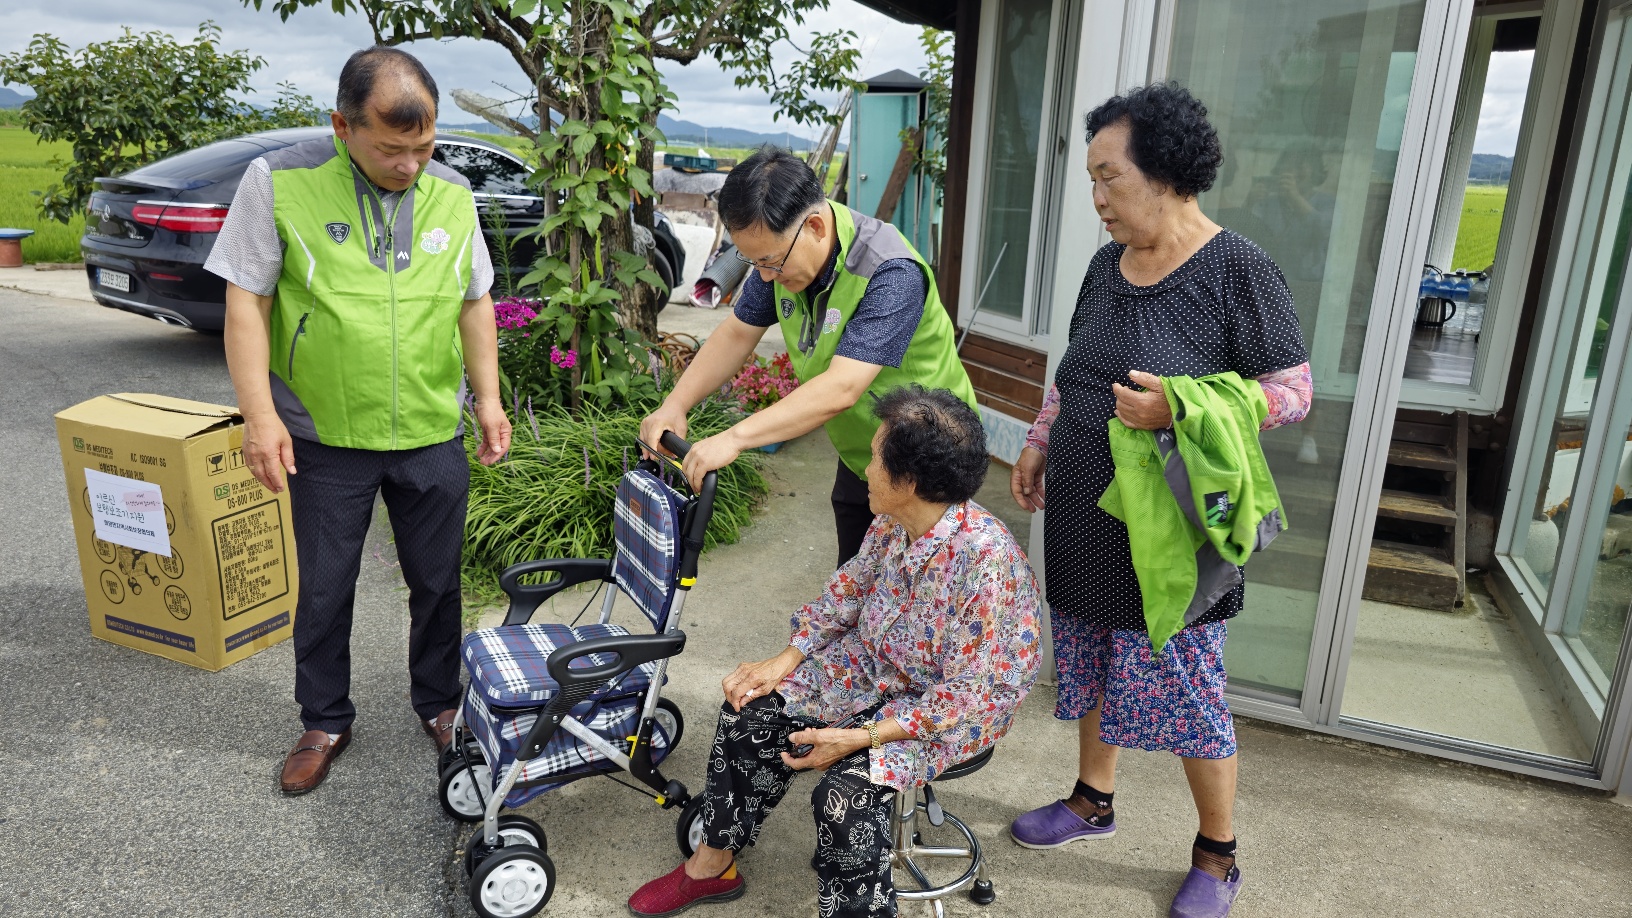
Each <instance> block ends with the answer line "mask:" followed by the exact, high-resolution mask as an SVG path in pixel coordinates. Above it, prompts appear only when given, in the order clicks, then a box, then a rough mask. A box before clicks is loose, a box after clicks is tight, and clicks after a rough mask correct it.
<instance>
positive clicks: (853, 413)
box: [772, 203, 980, 479]
mask: <svg viewBox="0 0 1632 918" xmlns="http://www.w3.org/2000/svg"><path fill="white" fill-rule="evenodd" d="M833 222H834V230H835V231H836V232H837V235H838V244H839V255H838V259H837V262H836V264H835V265H834V269H835V276H834V278H833V283H832V285H831V286H829V287H828V288H827V289H826V290H825V291H823V292H821V293H819V294H816V295H815V297H814V298H812V297H811V296H810V295H809V294H808V293H794V292H792V291H790V290H788V289H787V288H786V287H783V286H782V284H781V283H776V284H774V285H773V286H772V292H773V293H774V294H775V296H776V306H777V324H778V325H779V326H780V327H781V329H782V339H783V341H785V342H786V343H787V346H788V357H789V358H790V362H791V363H792V366H793V373H794V375H795V376H797V377H798V378H799V381H800V382H801V383H806V382H809V381H810V380H811V379H812V378H813V377H815V376H817V375H818V374H820V373H823V372H825V371H826V370H827V368H828V367H829V366H830V365H832V363H833V354H834V352H835V351H836V350H837V349H838V346H839V338H840V337H841V336H842V335H843V334H844V328H845V326H846V325H847V324H849V322H850V317H851V316H852V315H854V314H855V311H856V306H857V304H859V303H860V302H861V297H862V295H863V294H865V293H866V292H867V282H868V281H869V280H871V279H872V276H873V272H874V271H875V270H877V268H878V266H879V265H881V264H883V263H884V262H886V261H890V260H893V259H897V258H910V259H912V260H913V261H914V262H916V263H917V264H918V267H919V269H920V270H921V271H923V272H924V284H925V286H926V291H927V295H926V296H925V297H924V315H923V318H922V319H920V320H919V321H918V330H917V331H916V332H914V333H913V335H912V341H911V343H909V344H908V345H907V353H906V356H904V357H902V358H901V366H899V367H884V368H883V369H881V370H880V371H879V373H878V376H877V377H876V378H875V379H874V380H873V383H872V385H871V386H869V387H868V392H869V393H872V394H873V395H882V394H884V393H885V392H888V391H890V390H891V389H894V388H897V387H899V386H904V385H907V384H908V383H918V384H919V385H921V386H923V387H924V388H926V389H950V390H952V392H953V393H955V394H956V395H957V396H958V397H959V398H961V399H963V401H964V402H965V403H966V404H967V405H968V406H969V407H970V408H973V409H974V410H975V411H976V413H979V411H980V409H979V408H978V407H976V405H975V387H974V386H973V385H971V384H970V383H969V374H968V373H965V372H964V369H963V363H962V362H961V361H959V360H958V354H957V349H956V330H955V329H954V328H953V327H952V319H951V317H949V316H948V315H947V314H946V309H945V308H944V307H943V306H942V305H941V294H940V291H939V290H938V289H937V288H936V286H935V272H934V271H931V270H930V268H929V264H928V262H926V261H924V257H923V256H922V255H919V254H918V251H917V250H916V249H914V248H913V247H912V245H911V243H909V242H907V240H906V238H905V237H903V236H902V235H901V231H900V230H898V229H896V228H895V227H894V226H892V225H891V224H889V223H885V222H884V221H883V220H875V219H873V218H872V217H869V216H867V215H865V214H860V213H857V212H855V211H853V210H851V209H850V208H848V207H845V206H844V205H843V204H837V203H834V204H833ZM807 329H808V334H806V335H805V337H807V340H808V337H809V335H814V336H815V339H816V340H815V344H814V346H812V347H811V348H810V352H809V353H805V352H803V351H801V350H800V348H799V344H800V337H801V333H802V332H806V330H807ZM826 427H827V436H828V439H830V440H832V441H833V448H834V449H837V450H838V451H839V459H840V460H842V461H843V462H844V464H845V466H846V467H848V468H849V469H850V471H852V472H855V473H856V474H857V475H859V476H861V477H862V478H864V479H865V478H866V477H867V463H868V462H870V461H872V458H873V434H874V433H876V432H877V431H878V419H877V418H875V417H873V399H872V398H868V397H866V396H863V397H862V398H861V399H860V400H858V401H857V402H856V404H854V405H852V406H850V407H849V408H847V409H845V410H844V411H842V412H840V413H839V414H838V415H836V416H834V417H833V419H832V420H830V421H828V422H827V424H826Z"/></svg>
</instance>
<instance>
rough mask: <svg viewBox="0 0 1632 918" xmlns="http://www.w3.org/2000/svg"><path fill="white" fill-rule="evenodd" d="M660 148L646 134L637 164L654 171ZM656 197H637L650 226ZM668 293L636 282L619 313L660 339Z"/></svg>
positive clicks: (637, 210)
mask: <svg viewBox="0 0 1632 918" xmlns="http://www.w3.org/2000/svg"><path fill="white" fill-rule="evenodd" d="M648 119H649V120H648V121H647V122H646V123H647V124H649V125H652V126H653V127H656V126H657V111H655V110H654V111H653V112H652V113H651V114H650V115H649V116H648ZM656 152H657V144H655V143H653V142H652V139H651V138H649V137H642V138H641V139H640V144H639V146H637V147H636V148H635V166H636V167H637V168H640V169H644V170H646V173H647V174H648V175H650V174H651V172H652V162H653V160H655V159H656ZM655 197H656V196H655V194H654V195H653V196H652V197H638V198H637V199H636V200H635V207H634V222H635V223H636V224H637V225H639V226H644V227H647V228H650V227H651V226H652V223H653V214H654V213H655V212H656V210H657V201H656V200H655ZM626 229H627V228H626ZM628 232H629V233H630V236H631V239H630V242H631V243H633V241H634V240H633V238H632V237H633V230H628ZM623 251H626V252H629V251H634V247H633V245H632V244H631V245H630V247H629V248H626V249H624V250H623ZM647 260H648V262H649V263H651V264H653V265H656V264H657V259H656V258H654V257H650V254H649V253H648V259H647ZM671 267H673V269H674V271H675V273H676V277H675V283H679V282H680V279H679V277H678V274H679V271H680V266H679V265H673V266H671ZM654 270H655V269H654ZM666 296H668V294H667V293H666V292H665V291H663V290H661V289H659V288H657V287H653V286H652V285H651V284H642V283H637V284H635V289H633V290H631V291H629V293H628V295H627V296H625V297H624V299H623V301H622V303H621V304H620V307H619V310H618V313H619V316H620V317H621V318H622V320H623V324H624V325H625V326H627V327H629V328H633V329H637V330H638V331H639V332H640V333H641V335H643V336H645V337H646V338H647V339H648V340H651V341H656V340H657V313H658V311H659V310H660V309H662V308H663V300H664V298H665V297H666Z"/></svg>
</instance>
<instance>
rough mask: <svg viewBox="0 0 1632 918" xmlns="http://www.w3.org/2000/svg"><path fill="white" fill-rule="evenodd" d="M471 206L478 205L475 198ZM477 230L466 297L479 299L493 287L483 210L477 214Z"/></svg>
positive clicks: (471, 248) (471, 252)
mask: <svg viewBox="0 0 1632 918" xmlns="http://www.w3.org/2000/svg"><path fill="white" fill-rule="evenodd" d="M470 206H471V208H472V209H475V207H476V201H475V199H474V198H473V199H471V203H470ZM475 225H476V232H474V233H472V234H471V237H470V286H469V287H466V288H465V299H467V300H479V299H481V298H482V294H484V293H486V292H488V291H489V290H491V289H493V256H492V255H490V254H489V253H488V251H487V237H486V236H483V235H482V227H483V226H485V225H486V224H484V223H483V222H482V215H481V212H479V211H478V212H477V214H476V224H475Z"/></svg>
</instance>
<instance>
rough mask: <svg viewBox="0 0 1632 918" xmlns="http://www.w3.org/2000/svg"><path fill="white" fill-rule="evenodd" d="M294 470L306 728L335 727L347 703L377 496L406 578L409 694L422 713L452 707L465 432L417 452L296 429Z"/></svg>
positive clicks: (466, 485) (349, 708)
mask: <svg viewBox="0 0 1632 918" xmlns="http://www.w3.org/2000/svg"><path fill="white" fill-rule="evenodd" d="M294 447H295V468H296V469H297V470H298V474H295V475H290V476H289V499H290V511H291V513H292V514H293V516H294V523H295V552H296V556H297V557H298V559H299V561H300V599H299V601H298V602H297V603H296V606H295V633H294V645H295V700H296V701H297V702H299V703H300V719H301V721H302V722H303V723H304V724H305V725H306V729H308V730H323V731H325V732H328V733H340V732H342V731H344V730H345V729H346V728H347V727H349V726H351V722H352V720H353V719H355V718H356V716H357V708H356V706H355V705H353V704H352V702H351V620H352V604H353V601H354V600H355V599H356V595H357V573H358V569H359V566H360V564H361V562H362V554H363V539H364V536H366V535H367V533H368V524H369V520H370V519H371V518H372V516H373V514H374V496H375V495H376V494H379V495H382V496H383V497H384V499H385V508H386V511H387V512H388V513H389V514H390V517H391V531H392V533H393V534H394V535H395V537H396V542H395V544H396V549H397V558H398V559H399V560H400V561H401V562H402V576H403V579H404V580H405V581H407V583H408V617H409V626H408V673H409V677H410V681H411V687H410V692H409V698H410V700H411V702H412V704H413V707H414V712H415V713H416V714H418V715H419V717H420V719H421V720H429V719H431V718H433V717H435V716H436V715H437V714H440V713H441V712H443V711H445V710H447V709H449V708H452V707H457V706H458V703H459V693H460V685H459V675H460V672H459V640H460V617H459V616H460V584H459V561H460V553H461V551H462V549H463V546H464V538H465V502H466V498H467V496H468V494H469V491H470V466H469V464H468V460H467V459H466V458H465V446H464V442H463V440H462V439H461V438H457V437H456V438H454V439H452V440H449V441H447V442H445V443H438V444H436V445H434V446H425V447H420V448H418V449H407V450H390V451H377V450H366V449H347V448H343V447H335V446H324V445H323V444H321V443H317V442H315V441H312V440H303V439H301V438H299V437H296V438H295V440H294Z"/></svg>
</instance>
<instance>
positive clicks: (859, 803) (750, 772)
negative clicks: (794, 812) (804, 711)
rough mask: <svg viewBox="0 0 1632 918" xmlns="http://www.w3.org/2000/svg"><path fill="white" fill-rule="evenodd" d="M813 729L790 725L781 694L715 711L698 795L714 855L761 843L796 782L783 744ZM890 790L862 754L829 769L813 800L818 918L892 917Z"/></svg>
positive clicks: (796, 721)
mask: <svg viewBox="0 0 1632 918" xmlns="http://www.w3.org/2000/svg"><path fill="white" fill-rule="evenodd" d="M812 726H821V725H820V724H818V723H816V722H814V721H808V720H805V719H803V718H792V717H789V716H787V714H786V713H785V711H784V701H783V698H782V695H781V694H780V693H778V692H772V693H771V694H769V695H767V696H765V697H764V698H756V699H754V700H753V701H751V702H749V703H748V704H746V705H743V708H742V712H741V713H738V712H736V711H733V710H732V709H731V705H730V704H725V705H722V706H721V708H720V723H719V727H718V729H717V730H716V731H715V733H714V748H713V750H712V751H711V752H710V753H709V756H708V781H707V783H706V784H705V785H704V787H703V832H704V836H703V837H704V841H705V843H706V844H707V845H708V846H709V847H711V848H721V849H724V850H727V851H741V850H742V849H743V848H745V847H747V846H748V845H752V844H753V843H754V841H755V840H756V839H758V838H759V830H760V828H761V827H762V826H764V824H765V819H766V818H767V817H769V816H770V815H771V810H773V809H775V808H776V805H777V804H778V803H780V802H782V798H783V796H785V795H786V794H787V792H788V787H789V786H790V785H791V784H792V783H793V777H794V775H796V774H798V772H797V771H795V770H794V769H792V768H789V767H788V766H787V765H786V764H785V763H784V762H783V761H782V756H781V753H783V752H786V751H788V750H789V749H790V748H791V745H790V744H789V743H788V736H789V735H790V734H793V733H797V732H798V731H800V730H803V729H805V728H806V727H812ZM894 804H895V789H894V788H892V787H888V786H886V785H883V784H874V783H872V780H871V779H870V777H869V770H868V757H867V750H866V749H862V750H859V751H857V752H855V753H852V754H851V755H849V756H846V757H845V758H843V759H840V760H839V761H838V762H835V763H834V764H833V765H832V766H830V767H829V768H828V769H827V771H825V772H823V773H822V777H821V780H820V781H818V782H816V789H815V790H814V791H812V792H811V794H810V807H811V812H812V813H813V814H814V815H815V817H816V882H817V884H818V885H817V893H816V903H817V906H818V908H819V912H820V914H821V916H822V918H861V916H868V918H880V916H894V915H895V884H894V883H893V882H891V879H890V841H891V840H890V818H891V814H892V812H893V810H894Z"/></svg>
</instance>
